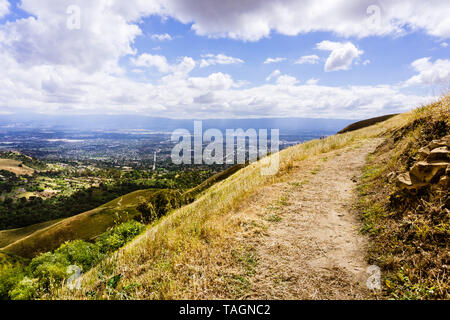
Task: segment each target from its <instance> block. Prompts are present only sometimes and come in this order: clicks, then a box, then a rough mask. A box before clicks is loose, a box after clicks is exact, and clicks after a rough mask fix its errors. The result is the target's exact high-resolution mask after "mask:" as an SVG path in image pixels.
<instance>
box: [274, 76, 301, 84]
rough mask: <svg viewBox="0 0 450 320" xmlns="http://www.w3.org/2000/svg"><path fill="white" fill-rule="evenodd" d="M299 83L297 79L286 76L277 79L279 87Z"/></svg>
mask: <svg viewBox="0 0 450 320" xmlns="http://www.w3.org/2000/svg"><path fill="white" fill-rule="evenodd" d="M297 83H299V81H298V80H297V79H296V78H295V77H293V76H289V75H285V74H284V75H281V76H279V77H278V79H277V85H280V86H294V85H296V84H297Z"/></svg>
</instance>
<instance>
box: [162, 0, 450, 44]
mask: <svg viewBox="0 0 450 320" xmlns="http://www.w3.org/2000/svg"><path fill="white" fill-rule="evenodd" d="M159 1H160V3H162V4H164V10H163V11H164V13H165V14H167V15H169V16H172V17H174V18H176V19H178V20H179V21H181V22H183V23H192V29H193V30H194V31H195V32H196V33H197V34H198V35H203V36H212V37H229V38H232V39H242V40H247V41H257V40H259V39H261V38H264V37H268V36H269V35H270V34H271V32H277V33H280V34H284V35H291V36H293V35H298V34H300V33H308V32H315V31H325V32H327V31H328V32H334V33H336V34H338V35H340V36H344V37H358V38H363V37H368V36H373V35H379V36H384V35H390V34H391V35H401V34H404V33H407V32H410V31H411V30H423V31H424V32H425V33H427V34H429V35H433V36H436V37H440V38H447V37H450V15H449V14H448V12H449V10H450V3H449V1H448V0H435V1H433V2H432V4H430V2H429V1H423V0H409V1H406V0H405V1H392V0H378V1H375V2H374V1H372V0H362V1H347V0H325V1H320V2H319V1H314V0H305V1H297V0H279V1H272V0H248V1H240V2H236V1H223V0H209V1H203V0H159Z"/></svg>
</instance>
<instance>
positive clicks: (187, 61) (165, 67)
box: [131, 53, 196, 75]
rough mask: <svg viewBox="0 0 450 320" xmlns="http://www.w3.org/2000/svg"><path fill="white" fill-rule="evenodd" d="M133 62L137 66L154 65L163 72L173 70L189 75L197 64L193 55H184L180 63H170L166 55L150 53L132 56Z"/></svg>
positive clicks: (146, 66) (150, 66)
mask: <svg viewBox="0 0 450 320" xmlns="http://www.w3.org/2000/svg"><path fill="white" fill-rule="evenodd" d="M131 63H132V64H133V65H134V66H136V67H141V68H152V67H154V68H156V69H157V70H158V71H159V72H161V73H170V72H171V73H174V74H178V75H187V74H189V73H190V72H191V71H192V70H193V69H194V68H195V66H196V62H195V61H194V59H192V58H191V57H184V58H182V59H181V60H180V61H179V62H178V63H175V64H169V62H168V61H167V58H166V57H164V56H161V55H153V54H148V53H143V54H141V55H139V56H138V57H137V58H131Z"/></svg>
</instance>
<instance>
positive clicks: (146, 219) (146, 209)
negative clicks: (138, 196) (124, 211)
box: [136, 201, 158, 223]
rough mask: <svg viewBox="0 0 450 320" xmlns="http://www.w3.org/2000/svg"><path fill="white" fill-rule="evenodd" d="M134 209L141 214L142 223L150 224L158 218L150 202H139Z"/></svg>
mask: <svg viewBox="0 0 450 320" xmlns="http://www.w3.org/2000/svg"><path fill="white" fill-rule="evenodd" d="M136 209H137V210H138V211H139V212H140V213H141V222H142V223H152V222H153V221H155V220H156V219H157V218H158V217H157V215H156V211H155V208H154V207H153V204H151V203H150V202H146V201H144V202H141V203H140V204H139V205H138V206H137V208H136Z"/></svg>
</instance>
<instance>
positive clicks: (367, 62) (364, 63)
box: [362, 59, 371, 66]
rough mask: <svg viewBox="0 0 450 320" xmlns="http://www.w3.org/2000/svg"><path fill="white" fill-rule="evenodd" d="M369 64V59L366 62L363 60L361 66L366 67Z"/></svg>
mask: <svg viewBox="0 0 450 320" xmlns="http://www.w3.org/2000/svg"><path fill="white" fill-rule="evenodd" d="M370 63H371V61H370V60H369V59H367V60H364V62H363V63H362V64H363V66H367V65H368V64H370Z"/></svg>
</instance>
